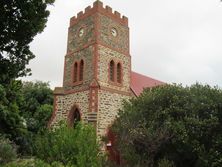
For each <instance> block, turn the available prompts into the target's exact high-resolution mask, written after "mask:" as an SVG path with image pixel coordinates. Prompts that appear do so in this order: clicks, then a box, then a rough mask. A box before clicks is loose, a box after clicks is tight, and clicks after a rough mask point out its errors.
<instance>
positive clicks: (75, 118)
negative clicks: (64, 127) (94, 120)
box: [68, 106, 81, 127]
mask: <svg viewBox="0 0 222 167" xmlns="http://www.w3.org/2000/svg"><path fill="white" fill-rule="evenodd" d="M80 120H81V115H80V111H79V108H78V107H77V106H73V107H72V109H71V110H70V112H69V115H68V126H69V127H75V126H76V124H77V123H78V122H79V121H80Z"/></svg>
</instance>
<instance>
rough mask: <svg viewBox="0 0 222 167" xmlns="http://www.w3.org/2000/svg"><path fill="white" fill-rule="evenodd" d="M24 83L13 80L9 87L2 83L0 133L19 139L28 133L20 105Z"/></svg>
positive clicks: (0, 91) (0, 88)
mask: <svg viewBox="0 0 222 167" xmlns="http://www.w3.org/2000/svg"><path fill="white" fill-rule="evenodd" d="M21 87H22V83H21V82H20V81H11V82H10V84H9V85H8V86H7V87H4V86H3V85H1V84H0V122H1V123H0V133H2V134H6V135H7V136H8V137H10V138H11V139H12V138H13V139H15V140H17V139H18V138H19V137H21V136H23V135H24V134H25V133H26V129H25V126H24V119H23V118H22V117H21V115H20V114H21V113H20V110H19V106H20V105H21V103H22V96H21V90H20V89H21Z"/></svg>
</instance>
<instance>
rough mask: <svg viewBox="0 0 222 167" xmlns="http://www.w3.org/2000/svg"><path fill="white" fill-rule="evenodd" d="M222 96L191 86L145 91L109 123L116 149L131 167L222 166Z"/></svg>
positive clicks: (213, 90) (165, 87) (202, 87)
mask: <svg viewBox="0 0 222 167" xmlns="http://www.w3.org/2000/svg"><path fill="white" fill-rule="evenodd" d="M221 104H222V91H221V90H220V89H218V88H217V87H214V88H211V87H210V86H208V85H200V84H195V85H193V86H191V87H185V88H184V87H182V86H180V85H166V86H160V87H156V88H152V89H147V90H145V91H144V92H143V93H142V95H141V96H139V97H138V98H135V99H132V100H131V101H130V102H125V104H124V109H123V111H121V112H120V115H119V118H118V119H117V120H116V121H115V122H114V125H113V127H112V130H113V132H114V133H115V134H116V135H117V142H118V144H117V145H118V149H119V150H120V153H121V155H122V156H123V158H124V159H125V160H126V161H127V163H128V164H130V166H136V165H138V166H141V167H142V166H150V167H152V166H157V165H158V161H159V160H161V159H163V158H166V159H168V160H169V161H172V162H174V164H175V165H176V166H177V167H186V166H189V167H192V166H193V167H194V166H195V167H199V166H200V167H204V166H206V167H209V166H215V167H216V166H220V165H221V164H222V161H221V160H222V159H221V157H222V151H221V150H222V149H221V148H222V105H221Z"/></svg>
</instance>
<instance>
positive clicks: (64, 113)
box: [49, 1, 133, 136]
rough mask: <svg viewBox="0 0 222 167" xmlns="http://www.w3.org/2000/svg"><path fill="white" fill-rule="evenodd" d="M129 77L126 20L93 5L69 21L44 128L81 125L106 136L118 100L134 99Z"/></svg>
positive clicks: (99, 4)
mask: <svg viewBox="0 0 222 167" xmlns="http://www.w3.org/2000/svg"><path fill="white" fill-rule="evenodd" d="M130 75H131V58H130V53H129V27H128V19H127V18H126V17H125V16H123V17H121V16H120V13H119V12H117V11H115V12H113V11H112V8H110V7H109V6H106V7H103V3H102V2H100V1H96V2H94V4H93V7H91V6H89V7H87V8H85V11H84V12H83V11H81V12H79V13H78V14H77V17H72V18H71V19H70V26H69V29H68V44H67V53H66V55H65V62H64V78H63V87H56V88H55V90H54V112H53V115H52V118H51V121H50V122H49V125H50V126H51V125H52V126H56V125H57V124H58V122H59V121H60V120H64V119H65V120H67V122H68V124H69V125H70V126H72V125H73V124H74V123H75V122H76V121H79V120H81V121H83V122H86V123H92V124H94V125H95V126H96V129H97V135H98V136H103V135H106V133H107V129H108V127H109V125H111V124H112V122H113V121H114V119H115V117H116V115H117V113H118V110H119V109H120V108H121V106H122V100H123V99H128V98H130V97H131V96H132V95H133V93H132V91H131V88H130V80H131V76H130Z"/></svg>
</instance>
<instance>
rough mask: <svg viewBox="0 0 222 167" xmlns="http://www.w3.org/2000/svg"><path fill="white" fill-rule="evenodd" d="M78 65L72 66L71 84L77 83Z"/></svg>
mask: <svg viewBox="0 0 222 167" xmlns="http://www.w3.org/2000/svg"><path fill="white" fill-rule="evenodd" d="M77 70H78V64H77V62H75V64H74V76H73V82H77V73H78V71H77Z"/></svg>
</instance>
